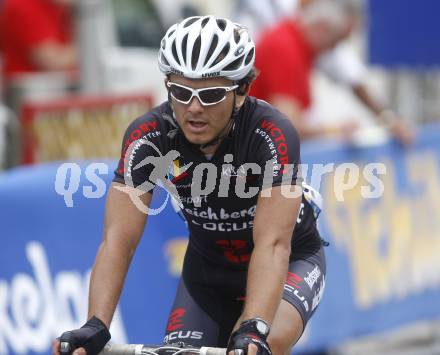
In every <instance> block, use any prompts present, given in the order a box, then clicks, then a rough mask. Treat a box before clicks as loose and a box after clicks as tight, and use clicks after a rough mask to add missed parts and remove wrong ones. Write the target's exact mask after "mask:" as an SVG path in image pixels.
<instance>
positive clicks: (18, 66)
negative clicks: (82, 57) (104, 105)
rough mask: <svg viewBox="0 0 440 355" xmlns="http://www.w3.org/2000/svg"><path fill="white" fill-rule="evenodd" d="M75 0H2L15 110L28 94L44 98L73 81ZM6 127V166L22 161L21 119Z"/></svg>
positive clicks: (1, 25) (10, 100) (8, 87)
mask: <svg viewBox="0 0 440 355" xmlns="http://www.w3.org/2000/svg"><path fill="white" fill-rule="evenodd" d="M74 2H75V0H3V3H2V6H1V8H0V36H1V39H0V43H1V45H2V52H3V68H2V69H3V86H4V87H3V91H4V92H3V96H4V101H5V103H6V105H7V106H9V107H10V108H12V109H13V111H15V113H18V110H19V107H20V102H21V100H22V98H23V97H28V96H31V95H34V97H36V96H38V95H40V97H42V96H44V94H45V93H49V92H51V90H52V91H53V90H57V89H58V91H60V89H66V88H67V87H68V86H73V85H74V83H75V81H76V66H77V54H76V48H75V45H74V42H73V35H74V33H73V32H74V28H73V4H74ZM49 73H50V75H48V74H49ZM43 74H44V75H43ZM46 95H47V94H46ZM4 127H5V128H4V129H5V131H6V134H3V136H4V137H6V139H7V141H6V144H3V146H6V153H5V159H3V160H4V161H5V165H6V167H11V166H13V165H16V164H17V163H19V162H20V160H21V153H20V141H21V134H20V125H19V121H18V120H17V119H16V118H15V119H9V121H8V122H7V124H6V126H4Z"/></svg>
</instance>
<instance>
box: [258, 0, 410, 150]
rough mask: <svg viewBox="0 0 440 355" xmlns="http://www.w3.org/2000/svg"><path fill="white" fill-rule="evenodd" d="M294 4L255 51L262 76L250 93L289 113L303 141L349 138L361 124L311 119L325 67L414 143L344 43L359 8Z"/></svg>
mask: <svg viewBox="0 0 440 355" xmlns="http://www.w3.org/2000/svg"><path fill="white" fill-rule="evenodd" d="M290 4H291V5H292V9H291V10H293V11H289V13H290V16H289V17H284V18H282V19H281V20H280V21H279V22H278V23H277V24H276V25H274V26H269V27H268V28H266V29H265V30H264V31H262V33H261V37H260V40H259V42H258V43H257V50H256V52H257V57H256V67H257V69H258V70H259V71H260V73H259V77H258V78H257V80H256V81H255V83H254V84H253V86H252V89H251V95H254V96H256V97H258V98H261V99H264V100H266V101H268V102H270V103H272V104H274V105H275V106H276V107H277V108H278V109H280V110H281V111H282V112H284V113H285V114H286V115H287V116H288V117H289V118H290V119H291V120H292V121H293V122H294V123H295V125H296V126H297V127H298V130H299V132H300V135H301V136H302V138H303V139H307V138H313V137H318V136H323V135H325V136H340V137H341V136H342V137H346V138H350V137H351V136H352V135H353V134H354V133H355V132H356V130H357V129H358V127H359V122H358V121H357V120H354V119H350V120H345V121H342V122H337V123H336V122H329V123H320V124H315V123H312V122H309V120H308V119H307V118H306V117H307V112H308V111H309V109H310V108H311V106H312V91H311V78H312V73H313V69H314V67H315V66H316V67H320V68H322V69H323V71H324V72H325V73H326V74H327V75H328V76H329V77H330V78H331V79H333V80H335V81H337V82H339V83H341V84H344V85H347V86H349V87H350V88H351V90H352V92H353V93H354V94H355V96H356V97H357V98H358V99H359V100H360V101H361V102H362V103H363V104H364V105H365V106H366V107H367V108H368V109H369V110H370V111H371V112H372V114H373V117H374V118H375V119H376V120H377V122H378V123H380V124H384V125H385V126H386V127H387V128H388V129H389V130H390V132H391V133H392V134H393V135H395V136H396V137H397V138H398V139H399V140H400V141H401V142H402V143H405V144H408V143H410V142H411V140H412V134H411V131H410V130H409V128H408V127H407V125H406V124H405V122H404V121H403V120H401V119H400V118H399V117H398V115H397V114H395V113H394V112H393V111H391V110H388V109H385V108H384V107H382V105H381V104H380V103H378V102H377V100H376V99H375V98H374V97H373V96H372V95H371V94H370V92H369V90H368V89H367V86H366V84H365V76H366V68H365V66H364V65H363V64H362V62H361V61H360V59H359V58H358V57H356V55H355V53H354V51H353V50H352V49H350V47H349V46H347V45H346V43H344V41H345V40H347V39H348V37H349V36H350V35H351V33H352V32H353V30H354V29H355V28H356V27H357V25H358V22H359V11H360V9H359V4H357V3H355V2H353V1H349V0H345V1H344V0H340V1H337V0H301V1H294V2H292V1H291V3H290ZM281 13H284V14H285V13H286V11H282V12H281Z"/></svg>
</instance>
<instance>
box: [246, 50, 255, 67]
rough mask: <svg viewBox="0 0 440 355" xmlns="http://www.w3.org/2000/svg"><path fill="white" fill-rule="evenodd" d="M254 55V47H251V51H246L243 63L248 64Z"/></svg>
mask: <svg viewBox="0 0 440 355" xmlns="http://www.w3.org/2000/svg"><path fill="white" fill-rule="evenodd" d="M253 57H254V48H252V49H251V51H250V52H249V53H248V55H247V56H246V59H245V61H244V64H245V65H248V64H249V63H250V62H251V60H252V58H253Z"/></svg>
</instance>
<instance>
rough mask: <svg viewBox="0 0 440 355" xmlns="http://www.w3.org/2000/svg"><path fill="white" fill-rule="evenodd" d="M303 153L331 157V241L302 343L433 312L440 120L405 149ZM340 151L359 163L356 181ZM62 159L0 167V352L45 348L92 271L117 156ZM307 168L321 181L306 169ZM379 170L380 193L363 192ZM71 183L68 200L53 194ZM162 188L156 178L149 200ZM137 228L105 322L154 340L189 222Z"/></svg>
mask: <svg viewBox="0 0 440 355" xmlns="http://www.w3.org/2000/svg"><path fill="white" fill-rule="evenodd" d="M302 156H303V159H302V160H303V162H307V163H309V164H315V170H313V171H316V169H317V168H319V167H321V168H322V165H324V164H334V165H333V166H331V165H327V169H328V170H332V171H333V172H332V173H327V174H324V175H323V178H322V180H321V182H320V186H315V187H319V188H320V191H321V192H322V194H323V197H324V201H325V207H324V212H323V213H322V214H321V217H320V229H321V231H322V235H323V236H324V237H325V238H326V239H327V240H329V241H330V243H331V245H330V246H329V247H328V248H327V260H328V277H327V282H326V291H325V293H324V298H323V300H322V303H321V305H320V306H319V308H318V310H317V312H316V315H315V316H314V318H313V319H312V321H311V323H310V324H309V327H308V329H307V331H306V333H305V334H304V336H303V339H302V340H301V343H300V344H299V345H298V349H299V350H300V351H304V352H305V351H311V350H318V349H322V348H326V347H329V346H332V345H335V344H338V343H340V342H341V341H344V340H347V339H351V338H354V337H357V336H362V335H366V334H373V333H378V332H382V331H384V330H387V329H392V328H395V327H397V326H400V325H404V324H407V323H410V322H413V321H416V320H422V319H430V318H434V317H439V316H440V273H439V272H438V270H440V257H439V256H440V221H439V216H440V202H439V201H440V199H439V197H440V126H438V125H437V126H430V127H426V128H425V129H423V130H422V131H421V132H420V135H419V139H418V142H417V143H416V145H415V146H414V147H413V148H411V149H408V150H402V148H400V147H398V146H397V145H396V144H394V143H390V144H387V145H384V146H380V147H374V148H369V149H360V148H359V149H354V148H348V147H340V146H338V145H335V144H333V143H331V142H329V143H328V144H327V143H325V142H319V143H316V142H312V143H310V144H307V145H305V146H304V149H303V154H302ZM346 162H356V163H358V165H359V166H360V170H359V174H360V175H359V176H360V179H359V181H357V183H355V184H352V186H351V187H350V184H349V183H348V182H347V181H346V179H345V177H346V175H345V173H344V172H345V170H344V169H346V168H347V169H348V168H349V166H344V165H342V164H343V163H346ZM378 162H379V163H380V162H382V163H384V164H385V167H386V174H384V175H381V174H379V172H378V171H376V172H375V173H374V174H369V173H368V169H366V167H368V164H369V163H378ZM67 164H70V165H64V167H65V168H69V169H65V170H64V171H63V169H60V166H61V163H57V164H50V165H40V166H35V167H23V168H17V169H15V170H13V171H10V172H7V173H3V174H1V175H0V231H1V232H0V233H1V234H0V235H1V238H2V247H1V249H0V354H9V353H17V354H19V353H21V354H23V353H29V354H34V353H36V354H45V353H48V352H49V347H50V342H51V340H52V339H53V338H55V337H56V336H58V335H59V334H60V332H61V331H63V330H66V329H68V328H72V327H76V326H78V325H80V324H81V323H82V322H83V321H84V318H85V316H86V311H87V310H86V302H87V283H88V272H89V270H90V268H91V265H92V263H93V260H94V255H95V252H96V249H97V246H98V245H99V242H100V239H101V234H102V220H103V213H104V200H105V199H104V195H105V192H106V190H107V189H108V186H109V184H110V181H111V179H112V169H113V167H114V166H115V162H113V161H107V162H99V163H92V162H81V163H67ZM319 164H321V165H319ZM341 167H342V168H341ZM338 169H339V170H338ZM57 172H58V175H57ZM66 172H68V173H67V178H65V176H64V175H63V173H66ZM341 172H342V173H343V174H340V173H341ZM366 172H367V173H366ZM370 173H371V171H370ZM307 175H308V176H309V178H311V179H312V180H315V181H314V183H315V185H317V184H318V180H317V179H316V176H315V175H312V170H311V169H309V171H308V174H307ZM379 175H380V176H379ZM338 176H339V178H338ZM341 177H342V179H341ZM374 177H380V178H381V181H382V183H383V189H384V194H383V196H382V197H381V198H375V199H365V198H363V197H362V195H363V194H365V193H366V192H368V191H369V189H370V188H371V181H372V179H374ZM65 181H67V183H66V184H65ZM335 186H336V188H337V190H339V191H340V192H339V193H336V194H335ZM344 186H345V188H344ZM69 188H71V191H72V194H71V199H70V198H68V197H66V198H64V196H62V195H61V194H60V193H61V192H62V191H63V190H64V191H65V190H68V189H69ZM344 189H345V190H344ZM370 190H371V189H370ZM370 192H371V191H370ZM165 198H166V194H165V193H164V191H163V190H160V189H159V190H158V193H157V194H156V195H155V202H154V203H155V205H159V204H160V203H161V202H162V201H164V199H165ZM341 199H343V200H342V201H340V200H341ZM67 206H72V207H67ZM144 234H145V235H144V237H143V240H142V242H141V244H140V245H139V248H138V251H137V253H136V255H135V257H134V260H133V262H132V267H131V269H130V272H129V274H128V276H127V280H126V286H125V289H124V292H123V295H122V299H121V303H120V306H119V308H118V311H117V314H116V316H115V319H114V322H113V325H112V334H113V338H114V340H115V341H116V342H125V341H129V342H148V343H157V342H160V341H161V339H162V335H163V332H164V329H165V323H166V320H167V317H168V309H169V307H170V305H171V302H172V300H173V296H174V290H175V287H176V285H177V280H178V275H179V270H180V267H181V262H182V258H183V253H184V250H185V247H186V238H185V236H186V228H185V225H184V223H183V222H182V221H181V220H180V219H179V218H178V217H177V216H176V215H175V213H174V211H173V210H172V208H171V206H169V205H167V207H166V208H165V210H164V211H163V212H161V213H160V214H159V215H158V216H151V217H149V223H148V227H147V229H146V231H145V233H144Z"/></svg>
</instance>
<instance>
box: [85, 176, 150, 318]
mask: <svg viewBox="0 0 440 355" xmlns="http://www.w3.org/2000/svg"><path fill="white" fill-rule="evenodd" d="M115 186H124V185H122V184H118V183H113V184H112V187H111V188H110V191H109V194H108V197H107V203H106V216H105V222H104V237H103V240H102V243H101V245H100V247H99V250H98V253H97V256H96V260H95V264H94V266H93V270H92V275H91V279H90V290H89V315H88V317H89V318H90V317H92V316H96V317H98V318H99V319H101V320H102V321H103V322H104V323H105V324H106V325H107V327H109V326H110V323H111V320H112V317H113V313H114V311H115V308H116V305H117V303H118V300H119V296H120V294H121V291H122V287H123V284H124V280H125V275H126V273H127V271H128V267H129V265H130V262H131V259H132V257H133V254H134V252H135V250H136V247H137V245H138V243H139V240H140V238H141V236H142V232H143V230H144V226H145V222H146V219H147V216H146V215H145V214H144V213H143V212H142V211H139V210H138V208H137V207H136V206H135V205H134V203H133V202H132V201H131V199H130V196H129V195H128V194H127V193H126V192H123V191H120V190H118V189H116V188H115ZM141 198H142V201H143V203H144V204H145V205H146V206H149V205H150V202H151V198H152V194H151V193H146V194H144V195H143V197H141Z"/></svg>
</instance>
